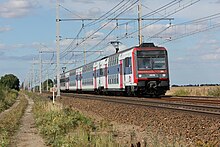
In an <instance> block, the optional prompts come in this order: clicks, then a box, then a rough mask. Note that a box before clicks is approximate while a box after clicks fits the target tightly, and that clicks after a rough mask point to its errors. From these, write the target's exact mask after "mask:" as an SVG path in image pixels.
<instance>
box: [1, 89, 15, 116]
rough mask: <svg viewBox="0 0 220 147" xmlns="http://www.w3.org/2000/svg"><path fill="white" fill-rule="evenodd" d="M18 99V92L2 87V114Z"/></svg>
mask: <svg viewBox="0 0 220 147" xmlns="http://www.w3.org/2000/svg"><path fill="white" fill-rule="evenodd" d="M17 97H18V91H16V90H13V89H9V88H4V87H2V86H0V113H1V112H2V111H4V110H6V109H8V108H10V107H11V106H12V105H13V104H14V102H15V101H16V98H17Z"/></svg>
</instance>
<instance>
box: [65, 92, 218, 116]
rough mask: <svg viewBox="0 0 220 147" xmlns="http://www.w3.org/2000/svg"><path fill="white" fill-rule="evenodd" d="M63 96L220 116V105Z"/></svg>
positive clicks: (94, 96)
mask: <svg viewBox="0 0 220 147" xmlns="http://www.w3.org/2000/svg"><path fill="white" fill-rule="evenodd" d="M63 96H67V97H74V98H80V99H89V100H99V101H106V102H114V103H120V104H128V105H135V106H143V107H154V108H163V109H170V110H179V111H187V112H196V113H202V114H211V115H218V116H220V107H219V106H208V105H198V104H196V105H195V104H183V103H173V102H167V101H166V102H165V101H158V99H157V101H156V100H152V99H151V100H147V99H144V100H142V99H137V98H136V99H130V98H129V97H128V98H122V97H109V96H100V95H88V94H83V95H80V94H74V95H73V94H63Z"/></svg>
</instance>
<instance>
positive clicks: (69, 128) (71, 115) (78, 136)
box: [32, 95, 117, 147]
mask: <svg viewBox="0 0 220 147" xmlns="http://www.w3.org/2000/svg"><path fill="white" fill-rule="evenodd" d="M32 97H34V101H35V105H34V108H33V112H34V115H35V120H36V125H37V127H38V128H39V131H40V133H41V134H42V135H43V136H44V138H45V139H46V141H47V145H50V146H97V147H98V146H100V147H102V146H110V147H111V146H112V147H113V146H117V144H116V143H115V141H114V138H113V134H112V133H111V132H109V131H106V130H103V128H102V127H100V126H98V125H95V123H94V122H93V121H92V120H91V119H90V118H87V117H85V116H83V115H82V114H81V113H79V112H78V111H73V110H72V109H71V108H68V107H63V106H62V105H53V104H52V103H51V102H49V101H46V100H42V99H40V98H39V97H37V96H36V95H35V96H33V95H32Z"/></svg>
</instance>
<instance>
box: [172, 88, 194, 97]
mask: <svg viewBox="0 0 220 147" xmlns="http://www.w3.org/2000/svg"><path fill="white" fill-rule="evenodd" d="M189 94H190V92H189V91H188V90H186V89H179V90H177V91H175V92H174V95H175V96H189Z"/></svg>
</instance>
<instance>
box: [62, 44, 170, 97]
mask: <svg viewBox="0 0 220 147" xmlns="http://www.w3.org/2000/svg"><path fill="white" fill-rule="evenodd" d="M60 90H61V91H62V92H78V93H84V92H93V93H97V94H109V93H115V94H116V93H120V94H121V93H124V94H125V95H127V96H143V95H149V96H161V95H164V94H165V93H166V91H167V90H169V70H168V55H167V50H166V49H165V48H164V47H157V46H155V45H154V44H153V43H143V44H141V45H140V46H136V47H132V48H129V49H126V50H123V51H120V52H116V53H114V54H112V55H110V56H107V57H104V58H102V59H100V60H97V61H94V62H91V63H88V64H86V65H83V66H81V67H78V68H76V69H72V70H70V71H67V72H63V73H62V74H61V78H60Z"/></svg>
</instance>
